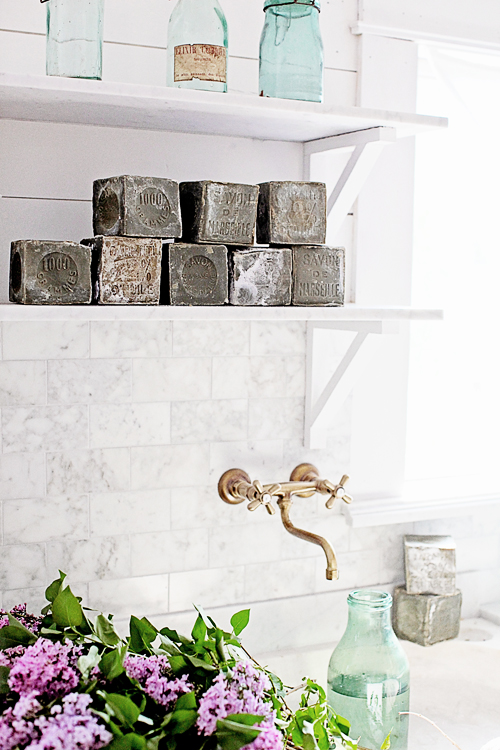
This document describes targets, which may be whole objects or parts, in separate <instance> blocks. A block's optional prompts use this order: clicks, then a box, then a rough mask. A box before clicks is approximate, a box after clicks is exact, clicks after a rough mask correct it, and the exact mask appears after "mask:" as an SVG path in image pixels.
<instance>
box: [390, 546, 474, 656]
mask: <svg viewBox="0 0 500 750" xmlns="http://www.w3.org/2000/svg"><path fill="white" fill-rule="evenodd" d="M404 552H405V578H406V587H404V586H399V587H397V588H396V589H395V591H394V608H393V617H394V630H395V632H396V635H397V636H398V637H399V638H404V639H405V640H407V641H413V642H414V643H419V644H420V645H421V646H431V645H432V644H433V643H439V642H440V641H446V640H449V639H450V638H456V637H457V635H458V633H459V630H460V611H461V607H462V594H461V592H460V591H458V590H457V587H456V559H455V557H456V556H455V542H454V540H453V539H452V538H451V537H450V536H415V535H408V536H405V538H404Z"/></svg>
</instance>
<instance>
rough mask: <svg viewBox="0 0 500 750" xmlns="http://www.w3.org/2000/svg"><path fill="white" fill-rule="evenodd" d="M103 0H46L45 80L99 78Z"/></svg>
mask: <svg viewBox="0 0 500 750" xmlns="http://www.w3.org/2000/svg"><path fill="white" fill-rule="evenodd" d="M103 17H104V0H48V2H47V53H46V55H47V56H46V71H47V75H48V76H65V77H67V78H94V79H97V80H101V78H102V22H103Z"/></svg>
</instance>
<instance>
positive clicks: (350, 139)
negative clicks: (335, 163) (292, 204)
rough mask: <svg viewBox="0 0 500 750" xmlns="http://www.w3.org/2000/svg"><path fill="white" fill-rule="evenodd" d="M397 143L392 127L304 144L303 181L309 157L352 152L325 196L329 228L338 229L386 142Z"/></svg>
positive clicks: (335, 136)
mask: <svg viewBox="0 0 500 750" xmlns="http://www.w3.org/2000/svg"><path fill="white" fill-rule="evenodd" d="M395 140H396V130H395V128H388V127H378V128H368V129H367V130H358V131H355V132H353V133H345V134H343V135H334V136H331V137H330V138H320V139H319V140H315V141H306V142H305V143H304V170H303V171H304V180H310V179H311V157H312V156H313V155H314V154H319V153H323V152H325V151H334V150H339V149H342V150H346V149H349V150H351V155H350V157H349V161H348V162H347V164H346V165H345V167H344V169H343V171H342V173H341V174H340V176H339V178H338V180H337V183H336V185H335V187H334V188H333V190H332V192H331V194H330V195H329V197H328V208H327V211H328V229H329V232H331V233H334V232H336V231H337V229H339V227H340V226H341V224H342V222H343V221H344V219H345V217H346V215H347V214H348V212H349V211H350V209H351V207H352V205H353V204H354V201H355V200H356V198H357V197H358V194H359V192H360V190H361V188H362V187H363V185H364V183H365V181H366V179H367V177H368V175H369V174H370V172H371V171H372V169H373V167H374V165H375V163H376V162H377V159H378V157H379V155H380V153H381V152H382V150H383V149H384V147H385V146H386V145H387V144H388V143H394V141H395Z"/></svg>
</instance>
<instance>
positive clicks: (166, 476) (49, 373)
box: [0, 320, 500, 653]
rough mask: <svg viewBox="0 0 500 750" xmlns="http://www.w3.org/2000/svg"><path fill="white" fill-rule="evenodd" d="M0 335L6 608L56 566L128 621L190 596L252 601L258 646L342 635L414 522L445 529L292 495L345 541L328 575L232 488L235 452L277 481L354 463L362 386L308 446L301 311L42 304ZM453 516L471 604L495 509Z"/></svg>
mask: <svg viewBox="0 0 500 750" xmlns="http://www.w3.org/2000/svg"><path fill="white" fill-rule="evenodd" d="M0 333H1V338H2V349H1V353H2V356H1V357H0V418H1V425H2V429H1V451H0V602H3V606H4V607H5V606H6V607H12V606H13V605H14V604H16V603H18V602H23V601H26V602H27V603H28V605H29V606H30V607H32V608H34V609H35V610H39V609H40V607H41V606H42V604H43V599H44V591H45V587H46V585H47V583H48V581H50V580H52V579H53V578H54V577H55V576H56V575H57V570H58V569H61V570H63V571H65V572H66V573H67V574H68V576H69V580H70V583H71V585H72V588H73V589H74V590H75V591H76V592H77V593H79V594H80V595H81V596H83V597H84V599H85V602H86V603H88V605H89V606H91V607H95V608H97V609H103V610H106V611H111V612H114V613H115V614H116V616H117V618H118V620H119V622H120V623H121V625H122V626H123V627H124V628H126V623H127V617H128V616H129V615H130V614H132V613H133V614H136V615H138V616H148V617H152V618H154V619H155V621H158V623H165V624H166V623H167V622H168V623H169V624H170V625H171V626H172V627H177V626H178V627H180V628H181V630H183V631H185V630H187V629H188V627H190V625H191V623H192V622H193V613H192V604H193V603H196V604H200V605H202V606H203V607H205V608H207V609H209V610H210V613H211V614H212V615H213V616H214V617H215V618H216V619H217V620H219V619H220V620H221V624H223V625H227V624H228V622H229V617H230V615H231V614H232V613H233V612H234V611H236V610H237V609H239V608H242V607H246V606H249V607H250V608H251V610H252V616H251V626H250V628H249V629H248V631H247V632H248V635H247V636H246V643H247V644H248V645H249V647H250V648H251V649H253V650H254V651H256V652H257V653H258V652H261V653H262V652H266V651H267V652H269V651H272V650H273V649H286V648H295V647H298V646H306V645H308V644H309V645H314V644H319V643H325V642H327V641H330V640H334V639H335V638H337V637H338V636H339V635H340V633H341V631H342V629H343V623H344V617H345V608H346V604H345V601H346V594H347V591H348V590H350V589H352V588H355V587H362V586H383V587H388V588H391V587H392V586H393V585H394V584H396V583H400V582H401V580H402V575H403V573H402V561H403V552H402V538H403V535H404V534H405V533H412V532H413V533H449V532H448V531H444V529H445V526H443V523H442V522H430V523H428V524H425V529H424V525H423V524H422V523H420V524H400V525H396V526H391V527H375V528H373V529H371V528H368V529H351V528H349V527H348V526H347V524H346V521H345V518H344V516H342V515H341V514H340V509H339V508H337V507H336V508H335V509H334V510H331V511H328V510H326V508H325V507H324V499H323V498H317V497H313V498H310V499H296V500H295V501H294V504H293V508H292V511H291V518H292V520H293V521H294V522H295V524H296V525H297V526H301V527H303V528H306V529H309V530H311V531H314V532H316V533H320V534H322V535H324V536H326V537H327V538H329V539H330V541H331V542H332V543H333V546H334V548H335V550H336V554H337V558H338V563H339V570H340V579H339V580H338V581H333V582H332V581H327V580H326V578H325V558H324V554H323V552H322V550H321V549H320V548H319V547H317V546H315V545H312V544H309V543H307V542H304V541H302V540H300V539H297V538H296V537H292V536H291V535H289V534H287V533H286V531H285V530H284V529H283V526H282V524H281V520H280V517H279V515H278V514H277V515H275V516H273V517H270V516H269V515H268V514H267V513H266V512H265V510H264V509H263V508H259V509H257V510H256V511H255V512H252V513H250V512H248V510H247V508H246V505H245V504H244V503H243V504H241V505H237V506H230V505H227V504H225V503H223V502H222V501H221V500H220V499H219V497H218V494H217V482H218V480H219V477H220V476H221V474H222V473H223V472H224V471H225V470H227V469H229V468H231V467H239V468H241V469H243V470H245V471H247V472H248V473H249V475H250V477H251V479H260V480H261V481H262V482H264V483H266V482H275V481H280V480H286V479H287V478H288V477H289V475H290V471H291V470H292V469H293V468H294V467H295V466H296V465H297V464H298V463H301V462H303V461H310V462H311V463H313V464H315V465H317V466H318V468H319V469H320V470H321V472H322V473H324V475H325V476H327V477H329V478H331V479H334V480H335V479H337V478H339V477H340V476H341V475H342V474H343V473H349V462H350V429H351V427H350V425H351V416H352V407H351V400H350V399H349V398H348V399H347V401H346V403H345V404H344V406H343V407H342V409H341V410H340V411H339V412H338V414H337V415H336V418H335V422H334V424H332V427H331V429H330V432H329V433H328V439H327V447H326V448H325V449H324V450H307V449H305V448H304V447H303V417H304V395H305V345H306V339H305V333H306V331H305V324H304V323H300V322H297V323H276V322H266V321H264V322H245V321H242V322H235V321H231V322H224V321H222V322H217V323H213V322H209V321H207V322H197V323H194V322H192V321H175V322H174V323H168V322H163V321H148V320H146V321H137V320H129V321H122V322H116V321H102V320H100V321H90V322H87V321H74V320H73V321H52V320H47V321H40V322H37V323H25V322H4V323H2V324H1V326H0ZM469 521H470V522H469ZM453 524H455V525H453ZM446 528H447V529H451V533H454V532H456V536H457V541H458V553H457V556H458V558H459V564H460V570H461V571H462V572H460V574H459V585H460V586H462V587H463V588H464V597H465V598H464V602H465V605H464V611H465V612H467V613H472V614H474V613H475V611H476V610H477V607H478V606H479V604H480V603H484V602H485V601H489V600H493V599H495V597H496V598H500V583H499V581H500V575H499V570H498V566H499V565H500V560H499V554H500V520H499V518H498V517H497V516H495V520H494V522H492V523H490V524H488V523H486V522H485V521H483V522H482V523H481V524H479V522H478V521H477V520H474V523H473V522H472V521H471V520H470V519H468V522H467V524H465V525H464V524H463V523H462V525H460V521H456V522H453V521H450V522H449V523H448V524H447V525H446ZM433 529H437V530H438V531H433ZM458 538H459V539H458ZM485 541H487V548H488V551H486V548H485V547H484V546H483V543H484V542H485ZM485 597H486V598H485ZM481 599H482V601H480V600H481ZM0 606H2V605H1V604H0ZM311 623H314V627H312V626H311Z"/></svg>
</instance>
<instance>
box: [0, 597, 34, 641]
mask: <svg viewBox="0 0 500 750" xmlns="http://www.w3.org/2000/svg"><path fill="white" fill-rule="evenodd" d="M7 614H11V615H13V616H14V617H15V618H16V620H19V622H20V623H21V624H22V625H24V627H25V628H28V630H31V632H32V633H34V635H38V631H39V630H40V628H41V627H42V621H43V617H39V616H38V615H32V614H30V613H29V612H27V611H26V604H16V606H15V607H12V609H11V610H10V613H8V612H6V611H5V610H4V609H0V615H4V617H1V616H0V628H4V627H5V626H6V625H8V624H9V618H8V617H7Z"/></svg>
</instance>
